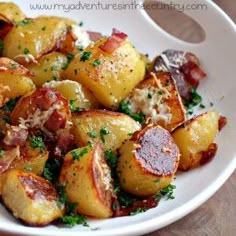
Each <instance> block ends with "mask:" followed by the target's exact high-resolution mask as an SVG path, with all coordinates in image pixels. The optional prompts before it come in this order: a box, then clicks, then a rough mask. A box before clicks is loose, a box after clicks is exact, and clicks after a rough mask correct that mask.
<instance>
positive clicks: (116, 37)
mask: <svg viewBox="0 0 236 236" xmlns="http://www.w3.org/2000/svg"><path fill="white" fill-rule="evenodd" d="M126 38H127V34H125V33H122V32H120V31H118V30H116V29H113V31H112V35H111V36H110V37H108V38H107V40H106V42H105V43H104V44H103V45H101V46H100V49H101V50H103V51H104V52H107V53H109V54H111V53H113V52H114V51H115V50H116V49H117V48H119V47H120V45H121V43H122V42H123V41H125V40H126Z"/></svg>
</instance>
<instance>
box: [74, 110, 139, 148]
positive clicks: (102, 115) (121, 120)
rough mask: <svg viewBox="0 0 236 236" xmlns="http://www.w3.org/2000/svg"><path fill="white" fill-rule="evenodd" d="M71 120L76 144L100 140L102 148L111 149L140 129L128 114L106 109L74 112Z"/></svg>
mask: <svg viewBox="0 0 236 236" xmlns="http://www.w3.org/2000/svg"><path fill="white" fill-rule="evenodd" d="M72 122H73V126H74V129H73V130H74V135H75V142H76V144H77V145H78V146H85V145H87V144H88V142H94V141H97V140H100V142H101V143H102V146H103V148H104V150H108V149H111V150H113V151H116V149H117V148H119V147H120V146H121V144H122V143H123V142H124V141H125V140H127V139H129V138H130V135H132V133H134V132H135V131H137V130H139V129H140V125H139V124H138V123H137V122H136V121H134V120H133V119H132V118H130V117H129V116H127V115H124V114H122V113H118V112H111V111H106V110H90V111H83V112H80V113H79V114H74V115H72Z"/></svg>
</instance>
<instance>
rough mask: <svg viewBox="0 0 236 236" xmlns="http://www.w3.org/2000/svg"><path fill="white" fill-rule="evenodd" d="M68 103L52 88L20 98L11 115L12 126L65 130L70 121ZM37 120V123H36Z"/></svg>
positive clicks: (52, 130) (53, 130)
mask: <svg viewBox="0 0 236 236" xmlns="http://www.w3.org/2000/svg"><path fill="white" fill-rule="evenodd" d="M70 115H71V113H70V109H69V102H68V100H67V99H65V98H64V97H63V96H62V95H61V94H60V93H59V92H57V91H56V90H55V89H53V88H42V89H38V90H36V91H35V92H34V93H32V94H31V95H29V96H26V97H22V98H21V99H20V100H19V101H18V103H17V104H16V106H15V108H14V110H13V111H12V113H11V116H10V118H11V121H12V123H13V124H15V125H18V124H19V123H21V124H23V125H25V126H26V127H27V128H41V129H47V130H48V131H51V132H55V131H57V130H58V129H62V128H65V127H66V125H67V122H68V120H69V119H70ZM37 119H38V122H37Z"/></svg>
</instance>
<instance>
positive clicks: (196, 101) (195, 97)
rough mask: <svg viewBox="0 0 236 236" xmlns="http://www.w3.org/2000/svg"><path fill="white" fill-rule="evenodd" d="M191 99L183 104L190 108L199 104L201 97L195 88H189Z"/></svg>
mask: <svg viewBox="0 0 236 236" xmlns="http://www.w3.org/2000/svg"><path fill="white" fill-rule="evenodd" d="M189 92H190V94H191V96H192V99H191V100H189V101H186V102H185V106H186V108H187V109H189V110H191V109H192V108H193V107H195V106H197V105H199V104H201V102H202V97H201V96H200V95H199V94H198V93H197V90H196V89H195V88H190V90H189Z"/></svg>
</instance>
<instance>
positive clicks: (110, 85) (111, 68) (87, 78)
mask: <svg viewBox="0 0 236 236" xmlns="http://www.w3.org/2000/svg"><path fill="white" fill-rule="evenodd" d="M106 41H107V39H106V38H103V39H101V40H99V41H97V42H95V44H92V45H90V46H88V47H87V48H86V49H85V51H84V52H83V53H82V54H78V55H77V56H75V57H74V59H73V60H72V62H71V63H70V65H69V66H68V68H67V70H65V77H66V78H70V79H72V80H75V81H78V82H79V83H81V84H82V85H84V86H85V87H86V88H88V89H89V90H90V91H92V93H93V94H94V96H95V97H96V98H97V99H98V101H99V102H100V103H101V104H103V105H104V106H106V107H108V108H114V107H117V106H118V104H119V102H120V101H121V100H122V99H123V98H125V97H126V96H127V95H128V94H129V93H130V92H131V91H132V89H133V88H134V87H135V86H136V85H137V84H138V83H139V82H140V81H141V80H142V79H143V77H144V73H145V63H144V61H143V59H142V57H141V55H140V54H139V53H138V52H137V51H136V49H135V48H134V47H133V46H132V44H131V43H130V42H129V41H128V40H126V41H124V42H122V43H121V45H120V46H119V47H118V48H117V49H116V50H114V51H113V52H112V53H107V52H104V51H103V50H102V49H101V46H102V45H103V44H104V43H106Z"/></svg>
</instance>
